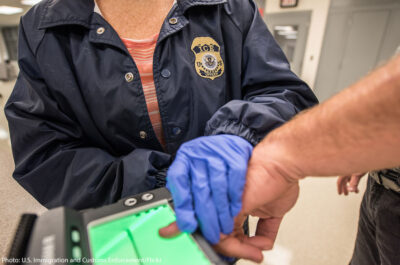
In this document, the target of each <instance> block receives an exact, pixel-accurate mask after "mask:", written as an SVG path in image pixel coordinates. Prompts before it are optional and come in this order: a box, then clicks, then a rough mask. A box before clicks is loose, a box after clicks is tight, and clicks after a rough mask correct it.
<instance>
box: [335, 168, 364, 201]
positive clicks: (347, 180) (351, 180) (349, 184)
mask: <svg viewBox="0 0 400 265" xmlns="http://www.w3.org/2000/svg"><path fill="white" fill-rule="evenodd" d="M364 175H365V173H355V174H352V175H351V176H340V177H338V180H337V189H338V193H339V195H340V194H344V195H345V196H347V195H348V194H349V193H350V192H355V193H358V192H359V190H358V183H360V180H361V178H362V177H363V176H364Z"/></svg>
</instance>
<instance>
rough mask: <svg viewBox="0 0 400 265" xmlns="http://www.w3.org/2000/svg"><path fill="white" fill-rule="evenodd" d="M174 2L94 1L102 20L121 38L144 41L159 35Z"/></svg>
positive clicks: (143, 0)
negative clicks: (102, 17)
mask: <svg viewBox="0 0 400 265" xmlns="http://www.w3.org/2000/svg"><path fill="white" fill-rule="evenodd" d="M173 2H174V0H96V3H97V5H98V6H99V9H100V11H101V13H102V15H103V16H104V18H105V19H106V20H107V21H108V23H110V24H111V26H112V27H113V28H114V29H115V30H116V31H117V33H118V35H119V36H120V37H122V38H130V39H145V38H149V37H151V36H154V35H155V34H157V33H159V31H160V29H161V26H162V24H163V22H164V20H165V17H166V16H167V14H168V13H169V11H170V9H171V7H172V4H173Z"/></svg>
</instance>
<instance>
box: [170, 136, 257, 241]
mask: <svg viewBox="0 0 400 265" xmlns="http://www.w3.org/2000/svg"><path fill="white" fill-rule="evenodd" d="M252 150H253V146H252V145H251V144H250V143H249V142H248V141H246V140H245V139H243V138H241V137H238V136H234V135H216V136H205V137H200V138H197V139H195V140H192V141H189V142H187V143H185V144H183V145H182V146H181V147H180V148H179V150H178V152H177V155H176V158H175V160H174V162H173V163H172V165H171V167H170V168H169V170H168V173H167V188H168V189H169V190H170V192H171V193H172V197H173V199H174V205H175V213H176V217H177V224H178V227H179V229H180V230H181V231H184V232H189V233H192V232H194V231H195V230H196V228H197V226H198V225H199V226H200V229H201V231H202V233H203V235H204V237H205V238H206V239H207V240H208V241H209V242H210V243H212V244H216V243H218V241H219V239H220V233H223V234H230V233H231V232H232V230H233V223H234V217H235V216H236V215H237V214H238V213H239V212H240V210H241V208H242V193H243V189H244V184H245V182H246V171H247V163H248V160H249V159H250V156H251V153H252Z"/></svg>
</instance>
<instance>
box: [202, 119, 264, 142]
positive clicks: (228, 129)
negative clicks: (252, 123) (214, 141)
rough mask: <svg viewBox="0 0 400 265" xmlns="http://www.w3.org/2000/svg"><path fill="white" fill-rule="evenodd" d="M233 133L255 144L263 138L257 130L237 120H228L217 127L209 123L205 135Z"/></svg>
mask: <svg viewBox="0 0 400 265" xmlns="http://www.w3.org/2000/svg"><path fill="white" fill-rule="evenodd" d="M218 134H232V135H236V136H240V137H242V138H244V139H246V140H247V141H248V142H249V143H251V144H252V145H253V146H256V145H257V144H258V143H259V142H260V141H261V140H262V139H261V138H260V137H258V136H257V134H256V132H255V131H254V130H253V129H251V128H249V127H247V126H246V125H244V124H243V123H241V122H240V121H237V120H227V121H224V122H222V123H220V124H218V126H217V127H214V126H211V124H210V123H208V124H207V126H206V129H205V132H204V135H205V136H210V135H218Z"/></svg>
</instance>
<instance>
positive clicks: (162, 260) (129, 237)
mask: <svg viewBox="0 0 400 265" xmlns="http://www.w3.org/2000/svg"><path fill="white" fill-rule="evenodd" d="M173 221H175V214H174V212H173V211H172V209H171V208H170V207H169V206H168V205H160V206H157V207H154V208H151V209H148V210H145V211H142V212H139V213H135V214H131V215H128V216H124V217H122V218H119V219H115V220H112V221H108V222H105V223H102V224H99V225H96V226H93V227H90V228H89V240H90V246H91V249H92V255H93V257H92V258H94V264H95V265H105V264H107V265H112V264H125V265H127V264H171V265H174V264H177V265H180V264H185V265H186V264H191V265H203V264H204V265H205V264H210V262H209V261H208V259H207V258H206V256H205V254H204V253H203V252H202V251H201V250H200V248H199V247H198V245H197V244H196V243H195V242H194V240H193V239H192V237H191V236H190V235H188V234H187V233H182V234H180V235H179V236H177V237H174V238H168V239H167V238H162V237H160V236H159V234H158V229H159V228H161V227H164V226H166V225H168V224H170V223H171V222H173Z"/></svg>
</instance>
